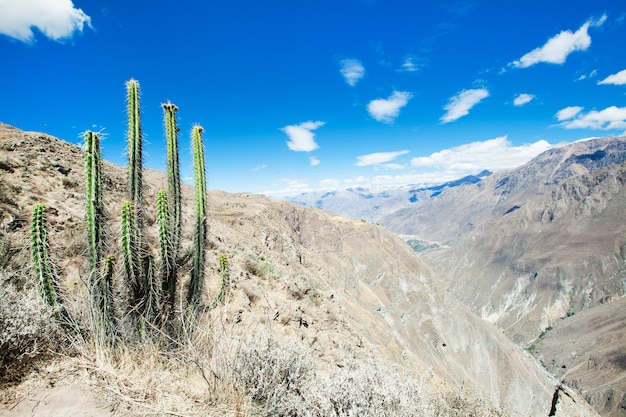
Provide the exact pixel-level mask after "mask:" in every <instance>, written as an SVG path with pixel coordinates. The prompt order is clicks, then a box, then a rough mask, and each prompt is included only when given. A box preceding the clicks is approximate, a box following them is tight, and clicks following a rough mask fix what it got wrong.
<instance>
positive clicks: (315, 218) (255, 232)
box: [0, 124, 595, 416]
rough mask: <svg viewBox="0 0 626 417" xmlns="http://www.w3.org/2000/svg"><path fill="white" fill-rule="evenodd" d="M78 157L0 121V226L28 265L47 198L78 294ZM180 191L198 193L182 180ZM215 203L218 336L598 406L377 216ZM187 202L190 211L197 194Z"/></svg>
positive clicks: (117, 192)
mask: <svg viewBox="0 0 626 417" xmlns="http://www.w3.org/2000/svg"><path fill="white" fill-rule="evenodd" d="M82 166H83V157H82V152H81V150H80V149H79V148H78V147H76V146H73V145H70V144H68V143H66V142H63V141H61V140H59V139H56V138H53V137H50V136H48V135H45V134H40V133H30V132H23V131H21V130H19V129H16V128H14V127H11V126H8V125H4V124H0V179H1V182H0V219H1V221H0V223H1V228H0V231H1V232H2V234H3V237H4V238H6V239H8V240H9V241H10V242H11V248H10V251H9V252H11V253H12V255H11V256H12V262H13V263H15V262H17V261H19V262H22V263H26V262H27V261H26V259H27V256H26V255H27V253H26V252H27V251H25V250H23V249H22V248H25V247H27V243H26V242H27V235H28V222H29V217H30V213H31V211H32V208H33V206H34V205H35V204H36V203H40V202H41V203H44V204H45V205H46V206H47V208H48V210H47V212H48V226H49V228H50V231H49V235H50V239H51V252H52V253H51V255H52V258H53V259H55V260H56V262H57V264H58V265H57V267H58V270H59V271H61V273H62V279H63V285H64V287H65V289H66V291H67V295H66V296H67V297H68V298H69V299H75V300H78V301H80V299H81V297H82V296H83V294H84V285H83V282H82V280H81V274H83V273H84V268H85V264H86V259H85V256H84V254H85V251H86V250H85V241H84V240H85V239H84V232H83V230H84V219H83V217H84V210H83V204H84V202H83V198H84V197H83V188H84V185H83V183H84V180H83V174H82V169H83V168H82ZM103 177H104V184H105V199H106V202H105V204H106V207H107V215H108V218H109V221H108V227H107V229H108V230H109V248H110V251H112V252H113V253H115V251H116V250H117V249H116V247H117V245H118V242H117V236H116V235H117V230H118V226H117V224H118V220H117V218H118V217H119V215H118V213H119V212H120V206H121V204H122V201H123V200H124V199H125V198H126V197H125V195H124V193H125V192H124V189H125V170H124V169H123V168H122V167H118V166H114V165H111V164H106V165H105V167H104V172H103ZM145 180H146V181H147V183H148V186H147V190H146V191H147V192H146V197H145V198H146V200H147V201H148V207H153V206H151V205H150V201H154V199H155V195H156V191H157V189H158V188H159V187H162V186H163V184H164V183H165V177H164V174H163V173H159V172H153V171H147V172H146V175H145ZM183 193H184V195H185V197H184V198H188V196H191V195H192V192H191V190H190V189H189V188H188V187H187V188H186V189H185V190H184V191H183ZM209 205H210V210H209V235H210V237H209V240H210V246H211V249H210V250H209V253H208V257H207V259H208V262H207V267H208V271H209V273H208V276H209V279H208V282H207V286H208V289H207V294H206V296H207V298H209V297H212V296H213V294H215V292H216V291H217V289H218V286H219V283H218V282H217V279H215V278H214V277H216V276H217V274H216V271H217V264H218V255H219V254H220V253H225V254H227V256H228V258H229V262H230V265H231V284H230V290H229V293H228V295H227V297H226V299H225V302H224V305H220V306H219V307H217V308H216V309H215V310H213V311H212V312H211V316H212V320H213V322H214V323H219V326H217V327H215V329H214V330H213V331H214V332H218V333H219V334H220V335H221V336H220V339H224V340H230V339H229V338H232V339H233V340H235V339H241V338H242V337H244V336H246V335H247V336H248V337H249V336H250V335H252V336H253V335H254V334H255V333H263V332H268V333H269V334H270V335H271V337H272V338H273V339H274V340H276V341H277V343H278V344H279V345H282V344H287V343H288V341H290V340H291V341H294V342H297V343H299V344H301V345H303V346H305V347H306V349H307V352H308V355H309V356H310V357H311V358H312V360H314V362H315V363H316V364H317V367H318V368H319V369H320V370H322V371H324V372H326V373H331V372H332V371H333V370H334V369H343V368H345V367H346V366H348V364H349V357H350V355H352V357H362V356H370V357H373V358H375V359H376V361H378V362H379V363H381V364H387V365H388V366H389V368H388V369H390V370H391V369H396V371H394V372H397V375H398V378H402V377H403V376H404V375H412V376H413V377H415V378H417V379H419V380H421V381H422V382H421V383H422V385H423V387H424V396H426V395H431V396H432V395H437V394H439V395H442V394H443V393H445V392H448V391H451V392H453V393H460V392H466V393H471V394H470V397H471V398H473V399H481V401H484V409H483V411H482V412H481V413H484V415H488V414H487V410H488V409H489V406H488V404H489V403H491V404H494V405H496V406H501V407H504V408H505V410H506V413H507V414H510V415H523V416H527V415H533V416H540V415H548V414H549V413H551V415H558V416H573V415H576V416H592V415H595V413H594V412H593V410H591V409H590V408H589V407H588V406H587V405H586V403H585V401H584V400H583V399H582V397H581V396H580V395H579V394H578V393H577V392H576V391H575V390H571V389H569V388H567V387H560V385H559V383H558V381H556V380H555V379H553V378H552V377H550V376H549V375H548V373H547V372H546V371H545V370H543V369H541V367H540V366H539V365H538V364H537V363H536V362H535V361H534V360H533V359H532V358H531V357H530V355H528V354H527V353H526V352H525V351H523V350H522V349H520V348H519V347H518V346H516V345H515V344H513V343H512V342H510V341H509V340H508V339H507V338H506V337H505V336H504V335H503V334H501V333H500V331H499V330H497V329H496V328H494V327H492V326H491V325H490V324H488V323H485V322H484V321H483V320H482V319H481V318H479V317H478V316H476V315H475V314H473V313H472V312H470V310H469V309H468V308H467V307H465V306H464V305H463V304H462V303H460V302H459V301H457V299H456V298H455V296H453V295H452V294H451V293H449V292H447V291H445V288H444V287H445V285H443V283H442V281H441V280H440V279H439V277H438V276H437V275H436V274H435V273H433V271H432V270H431V269H430V268H429V267H428V266H427V265H426V264H424V262H422V261H421V260H420V259H419V258H418V257H417V256H416V255H415V254H414V253H413V252H412V250H411V249H410V248H409V247H408V246H407V245H406V244H405V243H404V242H403V241H402V240H401V239H400V238H399V237H397V236H396V235H394V234H392V233H390V232H388V231H386V230H385V229H383V228H382V227H379V226H375V225H371V224H367V223H365V222H362V221H358V220H346V219H342V218H339V217H333V216H331V215H329V214H328V213H325V212H322V211H319V210H313V209H307V208H303V207H299V206H296V205H294V204H290V203H286V202H275V201H270V200H268V199H266V198H264V197H261V196H255V195H249V194H236V195H232V194H226V193H222V192H219V191H212V192H209ZM185 206H186V207H187V209H186V210H187V212H186V219H190V218H191V217H192V216H191V215H190V211H189V210H190V209H189V208H188V207H191V206H192V204H185ZM148 211H150V210H148ZM150 223H151V220H150V215H149V214H148V226H150ZM186 223H188V221H186ZM185 227H186V229H185V230H187V231H186V232H185V235H186V236H185V237H186V239H189V237H190V236H189V233H190V231H189V229H190V227H189V224H186V225H185ZM148 235H149V234H148ZM148 238H149V239H150V238H151V237H150V236H148ZM153 238H154V237H152V239H153ZM15 252H17V253H15ZM78 304H80V302H78ZM216 334H217V333H216ZM207 349H208V348H207ZM355 352H356V354H355ZM355 355H356V356H355ZM387 365H385V366H387ZM381 366H382V365H381ZM346 369H348V370H349V369H352V368H351V367H349V366H348V367H347V368H346ZM386 369H387V368H386ZM398 369H401V371H399V370H398ZM348 375H349V374H348ZM187 377H190V376H189V375H187ZM155 378H157V376H156V375H155ZM351 378H352V376H351ZM205 380H206V378H205ZM311 388H313V387H311ZM348 389H355V390H356V389H359V387H358V386H356V385H354V386H351V388H348ZM168 395H170V394H168ZM300 395H301V396H306V395H304V394H302V393H301V394H300ZM405 400H406V399H405ZM409 400H410V399H409ZM418 400H419V399H414V401H418ZM196 401H199V400H196ZM251 413H252V415H256V414H255V412H253V411H252V412H251ZM9 415H10V414H9ZM237 415H239V414H237ZM302 415H304V414H302ZM426 415H431V414H426Z"/></svg>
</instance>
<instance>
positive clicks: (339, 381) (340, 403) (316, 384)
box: [231, 335, 434, 417]
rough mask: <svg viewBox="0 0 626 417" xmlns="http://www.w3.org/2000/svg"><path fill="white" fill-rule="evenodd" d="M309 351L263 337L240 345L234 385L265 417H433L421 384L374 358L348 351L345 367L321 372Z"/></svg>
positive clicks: (236, 360) (235, 363)
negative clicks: (382, 365) (237, 386)
mask: <svg viewBox="0 0 626 417" xmlns="http://www.w3.org/2000/svg"><path fill="white" fill-rule="evenodd" d="M309 357H310V352H308V351H307V350H306V349H305V348H303V347H302V346H301V345H299V344H298V343H297V342H295V341H290V342H287V343H283V344H279V343H278V342H276V341H275V340H273V339H271V338H270V337H268V336H266V335H263V336H257V337H251V338H249V339H248V340H246V341H244V342H242V344H241V346H240V347H239V348H238V349H237V350H236V353H235V359H234V361H233V375H232V376H231V377H232V378H233V380H234V381H235V384H237V385H239V386H240V387H241V388H242V389H243V391H244V392H245V393H246V394H247V395H248V397H249V398H250V399H251V400H252V402H253V403H254V404H255V405H256V406H257V407H258V412H259V415H261V416H267V417H269V416H276V417H281V416H284V417H318V416H319V417H322V416H324V417H326V416H328V417H348V416H360V417H370V416H372V417H374V416H376V417H385V416H407V417H408V416H417V415H419V416H429V415H430V416H432V415H434V408H433V406H432V404H431V402H430V401H429V400H428V398H427V397H426V396H425V395H424V393H423V392H422V385H421V383H419V382H418V381H416V380H415V379H413V378H410V377H403V376H402V374H401V373H400V372H398V371H397V370H396V369H383V368H382V367H381V366H380V365H379V364H378V363H377V361H376V360H375V359H373V358H365V357H358V355H355V354H354V353H353V352H348V353H347V359H346V363H345V364H344V366H343V367H342V368H333V369H331V370H329V371H328V372H324V373H321V372H318V371H317V369H316V366H315V364H314V363H313V361H312V360H311V359H309Z"/></svg>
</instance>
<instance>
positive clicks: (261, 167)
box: [250, 164, 267, 171]
mask: <svg viewBox="0 0 626 417" xmlns="http://www.w3.org/2000/svg"><path fill="white" fill-rule="evenodd" d="M265 168H267V165H265V164H261V165H257V166H255V167H254V168H252V169H251V170H250V171H261V170H264V169H265Z"/></svg>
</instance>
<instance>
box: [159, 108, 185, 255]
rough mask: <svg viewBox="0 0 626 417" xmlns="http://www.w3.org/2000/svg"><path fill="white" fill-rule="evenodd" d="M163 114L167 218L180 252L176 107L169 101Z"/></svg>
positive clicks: (175, 245)
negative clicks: (165, 144) (165, 151)
mask: <svg viewBox="0 0 626 417" xmlns="http://www.w3.org/2000/svg"><path fill="white" fill-rule="evenodd" d="M161 106H162V107H163V110H164V112H165V141H166V143H167V193H168V196H169V201H168V204H169V216H170V222H171V241H172V247H173V248H174V251H175V252H176V253H178V251H179V250H180V238H181V229H182V218H181V211H182V197H181V191H180V166H179V157H178V132H179V129H178V126H177V123H176V112H177V111H178V107H176V105H174V104H172V103H170V102H169V101H168V102H167V103H165V104H162V105H161Z"/></svg>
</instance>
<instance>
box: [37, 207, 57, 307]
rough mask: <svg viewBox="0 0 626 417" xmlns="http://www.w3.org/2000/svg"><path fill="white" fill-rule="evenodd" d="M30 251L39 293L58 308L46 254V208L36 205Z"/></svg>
mask: <svg viewBox="0 0 626 417" xmlns="http://www.w3.org/2000/svg"><path fill="white" fill-rule="evenodd" d="M31 249H32V258H33V265H34V267H35V273H36V274H37V284H38V287H39V293H40V294H41V297H42V298H43V299H44V301H45V302H46V303H47V304H48V305H50V306H51V307H55V308H56V307H58V305H59V303H58V297H57V282H56V277H55V276H54V274H53V272H52V268H51V265H50V258H49V254H48V235H47V233H46V208H45V206H44V205H43V204H37V205H36V206H35V208H34V210H33V217H32V221H31Z"/></svg>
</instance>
